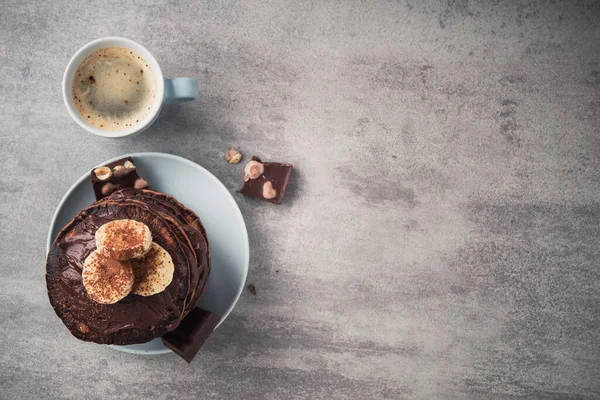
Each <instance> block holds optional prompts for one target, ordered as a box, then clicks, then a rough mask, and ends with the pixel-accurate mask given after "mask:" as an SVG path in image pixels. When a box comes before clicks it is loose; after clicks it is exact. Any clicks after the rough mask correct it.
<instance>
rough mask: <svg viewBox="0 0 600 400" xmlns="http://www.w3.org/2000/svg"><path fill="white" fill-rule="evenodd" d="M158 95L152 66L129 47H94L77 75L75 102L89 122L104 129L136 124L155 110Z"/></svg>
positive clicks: (74, 88) (74, 78) (73, 90)
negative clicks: (94, 49)
mask: <svg viewBox="0 0 600 400" xmlns="http://www.w3.org/2000/svg"><path fill="white" fill-rule="evenodd" d="M155 96H156V77H155V75H154V73H153V71H152V68H151V67H150V66H149V64H148V63H147V62H146V61H145V60H144V58H143V57H142V56H140V55H139V54H138V53H136V52H135V51H133V50H131V49H128V48H126V47H104V48H100V49H98V50H96V51H94V52H93V53H91V54H89V55H88V56H87V57H86V58H85V59H84V61H83V62H82V63H81V64H79V67H78V68H77V70H76V72H75V74H74V76H73V85H72V101H73V104H74V105H75V106H76V108H77V111H78V112H79V114H80V115H81V118H82V119H83V120H84V121H85V122H87V123H88V124H89V125H92V126H94V127H96V128H100V129H102V130H108V131H119V130H123V129H127V128H129V127H132V126H135V125H136V123H139V122H140V121H142V120H143V119H144V118H145V117H146V116H147V115H148V114H149V113H151V109H152V105H153V104H154V103H155Z"/></svg>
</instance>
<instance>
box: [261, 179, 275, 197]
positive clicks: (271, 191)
mask: <svg viewBox="0 0 600 400" xmlns="http://www.w3.org/2000/svg"><path fill="white" fill-rule="evenodd" d="M262 195H263V198H265V199H267V200H271V199H274V198H275V197H277V190H275V188H274V187H273V184H272V183H271V181H266V182H265V184H264V185H263V192H262Z"/></svg>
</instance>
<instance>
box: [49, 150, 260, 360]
mask: <svg viewBox="0 0 600 400" xmlns="http://www.w3.org/2000/svg"><path fill="white" fill-rule="evenodd" d="M127 156H131V157H133V160H134V164H135V165H136V167H137V169H138V172H139V175H140V176H141V177H143V178H144V179H146V180H147V181H148V182H149V183H150V188H151V189H154V190H157V191H159V192H163V193H167V194H170V195H172V196H175V198H176V199H177V200H179V201H180V202H181V203H183V204H184V205H185V206H186V207H188V208H190V209H191V210H193V211H194V212H195V213H196V214H198V216H199V217H200V219H201V220H202V223H203V224H204V226H205V227H206V231H207V232H208V240H209V241H210V258H211V271H210V276H209V278H208V283H207V284H206V289H205V291H204V293H203V294H202V297H200V303H199V304H198V305H199V306H200V307H202V308H204V309H205V310H208V311H211V312H213V313H215V314H217V315H219V316H221V321H220V322H219V325H221V324H222V323H223V321H224V320H225V318H227V316H228V315H229V313H230V312H231V310H232V309H233V307H234V306H235V303H237V301H238V299H239V297H240V294H241V293H242V290H243V288H244V283H245V282H246V275H247V273H248V261H249V257H250V251H249V245H248V232H247V231H246V224H245V223H244V218H243V217H242V213H241V212H240V209H239V208H238V206H237V204H236V202H235V200H234V199H233V197H232V196H231V194H230V193H229V191H228V190H227V188H225V186H223V184H222V183H221V182H220V181H219V180H218V179H217V178H215V176H214V175H213V174H211V173H210V172H208V171H207V170H205V169H204V168H202V167H201V166H199V165H198V164H196V163H194V162H192V161H190V160H187V159H185V158H182V157H178V156H174V155H171V154H165V153H134V154H127V155H123V156H120V157H115V158H113V159H112V160H107V161H104V162H103V163H101V164H99V166H100V165H106V164H108V163H110V162H113V161H116V160H118V159H120V158H124V157H127ZM90 169H91V168H90ZM94 201H95V199H94V192H93V190H92V184H91V182H90V175H89V172H86V173H85V174H84V175H83V176H82V177H81V178H79V179H78V180H77V182H75V184H73V186H71V188H70V189H69V191H68V192H67V193H66V194H65V196H64V197H63V199H62V201H61V202H60V204H59V205H58V208H57V209H56V212H55V213H54V217H53V218H52V222H51V224H50V230H49V231H48V241H47V244H46V252H48V251H50V245H51V244H52V241H53V240H54V238H55V237H56V235H57V234H58V232H59V231H60V230H61V229H62V227H63V226H65V225H66V224H67V223H69V221H71V219H73V217H75V215H77V213H79V211H81V209H83V208H85V207H86V206H88V205H90V204H91V203H93V202H94ZM217 327H218V325H217ZM113 347H114V348H116V349H117V350H121V351H125V352H129V353H136V354H163V353H168V352H170V351H171V350H169V349H167V348H166V347H164V346H163V344H162V342H161V340H160V339H154V340H153V341H151V342H148V343H144V344H136V345H131V346H113Z"/></svg>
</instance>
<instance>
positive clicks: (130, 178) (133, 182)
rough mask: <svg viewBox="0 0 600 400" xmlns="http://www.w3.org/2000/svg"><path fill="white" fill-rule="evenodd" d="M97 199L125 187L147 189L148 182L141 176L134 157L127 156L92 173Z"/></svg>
mask: <svg viewBox="0 0 600 400" xmlns="http://www.w3.org/2000/svg"><path fill="white" fill-rule="evenodd" d="M90 176H91V179H92V187H93V188H94V195H95V196H96V200H100V199H102V198H104V197H106V196H109V195H110V194H111V193H113V192H115V191H117V190H120V189H125V188H135V189H146V188H147V187H148V182H146V181H145V180H144V179H142V178H140V176H139V175H138V174H137V169H136V168H135V165H134V164H133V158H131V157H126V158H122V159H120V160H117V161H114V162H111V163H109V164H107V165H103V166H100V167H98V168H95V169H93V170H92V172H91V173H90Z"/></svg>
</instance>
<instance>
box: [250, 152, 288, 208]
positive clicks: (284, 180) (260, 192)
mask: <svg viewBox="0 0 600 400" xmlns="http://www.w3.org/2000/svg"><path fill="white" fill-rule="evenodd" d="M293 167H294V166H293V165H292V164H283V163H276V162H262V161H261V159H260V158H258V157H252V161H250V162H249V163H248V164H246V166H245V167H244V186H242V189H241V190H240V193H242V194H243V195H245V196H248V197H256V198H259V199H262V200H265V201H268V202H271V203H275V204H281V201H282V200H283V196H285V190H286V188H287V186H288V183H289V181H290V175H291V174H292V169H293Z"/></svg>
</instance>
